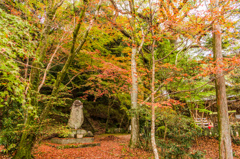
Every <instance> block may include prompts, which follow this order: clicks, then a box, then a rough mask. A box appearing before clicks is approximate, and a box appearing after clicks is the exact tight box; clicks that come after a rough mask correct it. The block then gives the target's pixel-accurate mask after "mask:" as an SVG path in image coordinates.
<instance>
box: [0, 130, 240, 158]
mask: <svg viewBox="0 0 240 159" xmlns="http://www.w3.org/2000/svg"><path fill="white" fill-rule="evenodd" d="M129 140H130V135H110V134H105V135H96V136H95V141H94V143H100V146H95V147H86V148H67V149H58V148H56V146H59V145H58V144H52V143H50V141H49V140H45V141H43V142H42V143H41V144H39V145H36V147H35V149H34V156H35V158H36V159H97V158H100V159H111V158H113V159H118V158H122V159H123V158H127V159H128V158H131V159H138V158H141V159H152V158H153V155H152V152H151V151H144V150H143V149H130V148H129V147H128V144H129ZM54 146H55V147H54ZM2 148H3V147H0V150H1V149H2ZM193 150H201V151H204V152H205V153H206V155H205V158H206V159H217V158H218V141H217V140H216V139H215V138H209V137H201V138H198V143H194V144H193V146H192V151H193ZM233 152H234V156H235V157H234V158H235V159H237V158H240V146H237V145H234V144H233ZM0 158H5V157H3V156H2V157H1V156H0ZM5 159H6V158H5Z"/></svg>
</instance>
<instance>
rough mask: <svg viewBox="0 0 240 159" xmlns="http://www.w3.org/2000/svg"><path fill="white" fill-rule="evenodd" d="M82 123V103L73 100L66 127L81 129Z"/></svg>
mask: <svg viewBox="0 0 240 159" xmlns="http://www.w3.org/2000/svg"><path fill="white" fill-rule="evenodd" d="M83 121H84V116H83V103H82V102H81V101H80V100H75V101H74V102H73V105H72V107H71V113H70V118H69V120H68V126H69V127H70V128H72V129H76V130H77V129H79V128H81V126H82V124H83Z"/></svg>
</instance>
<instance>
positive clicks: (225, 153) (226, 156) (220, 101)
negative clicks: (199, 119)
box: [213, 1, 233, 159]
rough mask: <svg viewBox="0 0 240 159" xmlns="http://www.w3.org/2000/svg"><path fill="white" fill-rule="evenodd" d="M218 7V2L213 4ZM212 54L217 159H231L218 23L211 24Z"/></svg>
mask: <svg viewBox="0 0 240 159" xmlns="http://www.w3.org/2000/svg"><path fill="white" fill-rule="evenodd" d="M215 5H216V8H215V9H220V8H219V7H218V5H219V4H218V1H216V3H215ZM213 54H214V59H215V62H216V75H215V76H216V80H215V89H216V97H217V108H218V128H219V158H220V159H232V158H233V154H232V145H231V136H230V128H229V127H230V125H229V118H228V104H227V96H226V86H225V78H224V74H223V70H222V69H221V65H222V60H223V56H222V38H221V26H220V25H219V24H218V22H215V23H213Z"/></svg>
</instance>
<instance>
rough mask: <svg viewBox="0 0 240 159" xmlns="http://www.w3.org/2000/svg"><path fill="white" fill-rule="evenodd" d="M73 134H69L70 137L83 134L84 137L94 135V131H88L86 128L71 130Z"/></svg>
mask: <svg viewBox="0 0 240 159" xmlns="http://www.w3.org/2000/svg"><path fill="white" fill-rule="evenodd" d="M71 132H72V133H71V134H69V135H68V137H69V138H78V137H77V136H78V135H82V136H83V137H93V133H92V132H91V131H86V130H84V129H77V130H74V129H72V130H71Z"/></svg>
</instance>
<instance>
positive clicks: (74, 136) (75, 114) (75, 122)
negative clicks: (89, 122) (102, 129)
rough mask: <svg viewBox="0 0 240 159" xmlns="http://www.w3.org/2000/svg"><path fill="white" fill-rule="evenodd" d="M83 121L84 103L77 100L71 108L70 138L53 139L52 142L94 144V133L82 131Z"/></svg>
mask: <svg viewBox="0 0 240 159" xmlns="http://www.w3.org/2000/svg"><path fill="white" fill-rule="evenodd" d="M83 121H84V115H83V103H82V102H81V101H80V100H75V101H74V102H73V105H72V107H71V113H70V118H69V120H68V126H69V127H70V128H71V133H70V134H69V136H68V138H53V139H51V141H52V142H53V143H57V144H70V143H71V144H72V143H90V142H93V141H94V138H93V133H92V132H91V131H86V130H84V129H80V128H81V126H82V124H83Z"/></svg>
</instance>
